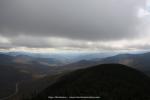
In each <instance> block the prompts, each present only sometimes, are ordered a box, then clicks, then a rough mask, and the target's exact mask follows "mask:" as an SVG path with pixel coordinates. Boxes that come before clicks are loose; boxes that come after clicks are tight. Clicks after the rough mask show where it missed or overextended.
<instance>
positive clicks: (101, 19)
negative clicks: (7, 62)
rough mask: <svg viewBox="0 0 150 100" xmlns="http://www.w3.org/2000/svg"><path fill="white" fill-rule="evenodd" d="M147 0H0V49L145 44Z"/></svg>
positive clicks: (149, 22) (149, 19)
mask: <svg viewBox="0 0 150 100" xmlns="http://www.w3.org/2000/svg"><path fill="white" fill-rule="evenodd" d="M149 27H150V2H149V1H146V0H0V49H1V50H2V49H4V50H5V49H6V50H42V51H43V50H54V51H55V50H89V51H93V50H139V49H144V50H145V49H150V42H149V41H150V30H149V29H150V28H149Z"/></svg>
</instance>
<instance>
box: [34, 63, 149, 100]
mask: <svg viewBox="0 0 150 100" xmlns="http://www.w3.org/2000/svg"><path fill="white" fill-rule="evenodd" d="M149 84H150V78H149V77H148V76H146V75H144V74H143V73H141V72H139V71H137V70H136V69H133V68H130V67H127V66H124V65H121V64H102V65H97V66H93V67H90V68H86V69H81V70H77V71H74V72H71V73H68V74H67V75H64V76H63V77H61V78H60V79H59V80H58V81H57V82H55V83H54V84H52V85H50V86H49V87H47V88H46V89H45V90H43V91H42V92H40V93H39V94H38V95H37V96H35V97H33V99H32V100H49V98H48V96H50V97H55V96H59V97H69V96H73V97H83V96H84V97H87V96H93V97H94V96H95V97H97V96H98V97H100V99H98V100H149V99H150V95H149V93H150V87H149ZM53 100H57V99H53ZM62 100H68V99H62ZM95 100H96V99H95Z"/></svg>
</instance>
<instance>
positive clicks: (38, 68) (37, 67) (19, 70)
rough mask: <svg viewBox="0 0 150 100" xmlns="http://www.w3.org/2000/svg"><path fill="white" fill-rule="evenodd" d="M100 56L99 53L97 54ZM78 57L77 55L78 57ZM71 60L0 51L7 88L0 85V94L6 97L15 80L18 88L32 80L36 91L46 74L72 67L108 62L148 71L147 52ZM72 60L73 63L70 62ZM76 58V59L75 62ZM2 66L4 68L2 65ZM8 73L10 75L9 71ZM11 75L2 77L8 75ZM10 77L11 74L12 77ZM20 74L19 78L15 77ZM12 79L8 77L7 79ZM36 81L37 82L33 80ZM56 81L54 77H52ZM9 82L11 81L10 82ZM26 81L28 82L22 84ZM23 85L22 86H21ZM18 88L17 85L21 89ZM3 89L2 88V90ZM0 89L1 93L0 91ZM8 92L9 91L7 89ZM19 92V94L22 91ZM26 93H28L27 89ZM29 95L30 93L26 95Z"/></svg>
mask: <svg viewBox="0 0 150 100" xmlns="http://www.w3.org/2000/svg"><path fill="white" fill-rule="evenodd" d="M99 55H100V54H99ZM78 57H79V56H78ZM78 57H77V58H75V60H71V61H68V62H70V63H68V62H67V63H64V62H63V61H61V60H60V59H56V58H55V57H54V55H53V56H52V55H51V56H46V55H45V56H43V55H42V57H41V56H33V55H32V56H31V55H30V54H17V53H13V55H12V54H9V53H5V54H4V53H1V54H0V60H1V62H0V67H1V68H2V69H3V70H2V71H3V72H2V73H1V74H3V75H2V76H1V77H0V78H1V80H3V79H5V78H6V80H7V79H8V80H7V81H6V83H8V85H9V86H10V87H7V86H8V85H7V84H6V85H5V81H4V82H3V83H4V84H3V85H1V86H2V87H3V88H2V89H4V88H6V93H3V94H0V96H1V97H3V96H8V95H9V94H11V93H12V92H13V91H14V88H15V84H16V83H17V82H21V81H24V82H21V87H32V82H33V84H37V85H35V86H36V88H39V89H38V90H41V89H44V88H46V86H48V85H49V83H46V81H47V82H49V81H50V80H49V79H48V78H46V79H44V78H45V77H49V76H52V75H58V76H61V75H62V74H64V73H68V72H72V71H74V70H78V69H84V68H87V67H91V66H95V65H99V64H109V63H120V64H124V65H128V66H129V67H132V68H135V69H138V70H140V71H142V72H144V73H146V74H148V75H150V74H149V72H150V67H149V65H150V62H149V59H150V53H141V54H118V55H115V56H110V57H106V58H105V57H104V58H103V57H97V56H91V58H90V55H89V54H88V55H81V56H80V57H81V58H80V59H81V60H80V61H77V60H76V59H78ZM72 61H73V62H72ZM76 61H77V62H76ZM3 67H4V68H3ZM8 73H10V74H8ZM9 75H10V77H5V76H9ZM11 76H14V77H13V78H11ZM18 76H19V79H18ZM10 78H11V79H10ZM41 79H44V80H45V81H44V82H45V84H47V85H45V86H42V84H41V83H42V82H43V81H41ZM33 80H38V81H35V82H34V81H33ZM54 80H55V78H54ZM11 81H12V82H11ZM24 83H27V84H24ZM23 85H24V86H23ZM21 87H20V88H21ZM36 88H32V89H31V91H32V92H31V95H32V93H33V91H36ZM8 89H11V92H7V90H8ZM1 91H3V90H1ZM1 91H0V92H1ZM8 91H9V90H8ZM23 91H26V89H23ZM23 93H24V92H22V93H21V94H23ZM26 93H27V92H26ZM28 95H30V94H28Z"/></svg>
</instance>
